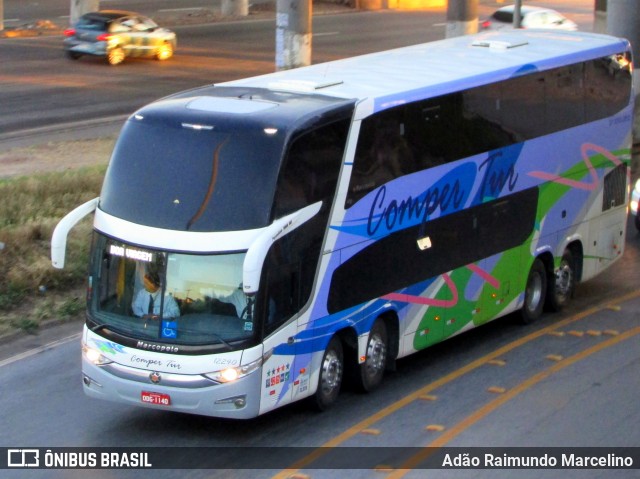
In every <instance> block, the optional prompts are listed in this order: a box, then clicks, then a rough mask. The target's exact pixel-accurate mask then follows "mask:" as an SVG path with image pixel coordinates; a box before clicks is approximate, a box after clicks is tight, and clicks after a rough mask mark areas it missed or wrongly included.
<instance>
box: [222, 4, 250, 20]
mask: <svg viewBox="0 0 640 479" xmlns="http://www.w3.org/2000/svg"><path fill="white" fill-rule="evenodd" d="M221 12H222V16H223V17H246V16H247V15H249V0H222V6H221Z"/></svg>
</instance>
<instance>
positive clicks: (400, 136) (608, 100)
mask: <svg viewBox="0 0 640 479" xmlns="http://www.w3.org/2000/svg"><path fill="white" fill-rule="evenodd" d="M630 89H631V72H630V59H629V56H628V54H620V55H612V56H611V57H606V58H602V59H597V60H592V61H589V62H585V63H578V64H575V65H569V66H566V67H562V68H556V69H552V70H548V71H545V72H534V73H531V74H527V75H521V76H518V77H515V78H511V79H508V80H505V81H502V82H497V83H492V84H489V85H484V86H480V87H476V88H471V89H469V90H465V91H463V92H458V93H451V94H448V95H443V96H440V97H436V98H430V99H427V100H421V101H417V102H413V103H410V104H406V105H401V106H398V107H395V108H391V109H389V110H384V111H382V112H380V113H377V114H375V115H372V116H371V117H368V118H366V119H365V120H363V122H362V124H361V127H360V134H359V137H358V145H357V148H356V153H355V158H354V165H353V172H352V176H351V180H350V184H349V194H348V196H347V200H346V203H345V206H346V207H347V208H348V207H349V206H351V205H352V204H353V203H355V202H356V201H357V200H358V199H360V198H362V197H363V196H364V195H366V194H367V193H369V192H370V191H373V190H374V189H375V188H377V187H379V186H380V185H382V184H384V183H386V182H388V181H391V180H393V179H394V178H397V177H399V176H402V175H406V174H409V173H413V172H415V171H419V170H422V169H425V168H430V167H432V166H437V165H440V164H443V163H447V162H451V161H456V160H459V159H462V158H466V157H469V156H472V155H476V154H479V153H483V152H486V151H491V150H495V149H498V148H502V147H505V146H509V145H512V144H514V143H518V142H522V141H526V140H530V139H533V138H537V137H539V136H543V135H547V134H551V133H554V132H557V131H561V130H564V129H567V128H572V127H575V126H577V125H580V124H583V123H584V122H590V121H596V120H600V119H603V118H607V117H609V116H612V115H615V114H616V113H617V112H619V111H620V110H622V109H623V108H624V107H625V106H627V105H628V103H629V94H630Z"/></svg>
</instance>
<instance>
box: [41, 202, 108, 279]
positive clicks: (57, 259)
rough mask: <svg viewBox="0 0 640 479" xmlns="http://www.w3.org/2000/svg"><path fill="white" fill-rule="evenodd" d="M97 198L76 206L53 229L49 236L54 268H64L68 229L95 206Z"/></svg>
mask: <svg viewBox="0 0 640 479" xmlns="http://www.w3.org/2000/svg"><path fill="white" fill-rule="evenodd" d="M99 200H100V198H99V197H98V198H94V199H92V200H90V201H87V202H86V203H84V204H82V205H80V206H78V207H77V208H76V209H74V210H73V211H71V212H70V213H69V214H67V215H66V216H65V217H64V218H62V219H61V220H60V222H59V223H58V225H57V226H56V228H55V229H54V230H53V235H52V236H51V264H53V266H54V267H55V268H58V269H62V268H64V256H65V253H66V249H67V236H68V235H69V231H71V228H73V227H74V226H75V225H76V224H77V223H78V221H80V220H81V219H82V218H84V217H85V216H87V215H88V214H89V213H91V212H93V211H94V210H95V209H96V208H97V206H98V201H99Z"/></svg>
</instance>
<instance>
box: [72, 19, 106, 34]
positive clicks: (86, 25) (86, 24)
mask: <svg viewBox="0 0 640 479" xmlns="http://www.w3.org/2000/svg"><path fill="white" fill-rule="evenodd" d="M76 26H77V28H81V29H83V30H93V31H96V32H106V31H107V23H106V22H105V21H104V20H99V19H96V18H86V17H80V19H79V20H78V23H77V25H76Z"/></svg>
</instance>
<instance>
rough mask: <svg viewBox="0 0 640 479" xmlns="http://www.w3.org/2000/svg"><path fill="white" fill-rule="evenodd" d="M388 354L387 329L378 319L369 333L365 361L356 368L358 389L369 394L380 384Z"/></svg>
mask: <svg viewBox="0 0 640 479" xmlns="http://www.w3.org/2000/svg"><path fill="white" fill-rule="evenodd" d="M388 354H389V345H388V334H387V327H386V325H385V324H384V321H383V320H382V319H378V320H377V321H376V322H375V323H374V324H373V327H372V328H371V331H370V332H369V339H368V340H367V349H366V351H365V355H366V357H365V361H364V363H362V364H360V365H359V367H358V372H359V374H358V378H357V379H358V384H357V385H358V389H359V390H360V391H361V392H370V391H373V390H374V389H375V388H377V387H378V386H379V385H380V383H382V378H383V377H384V371H385V368H386V366H387V355H388Z"/></svg>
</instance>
